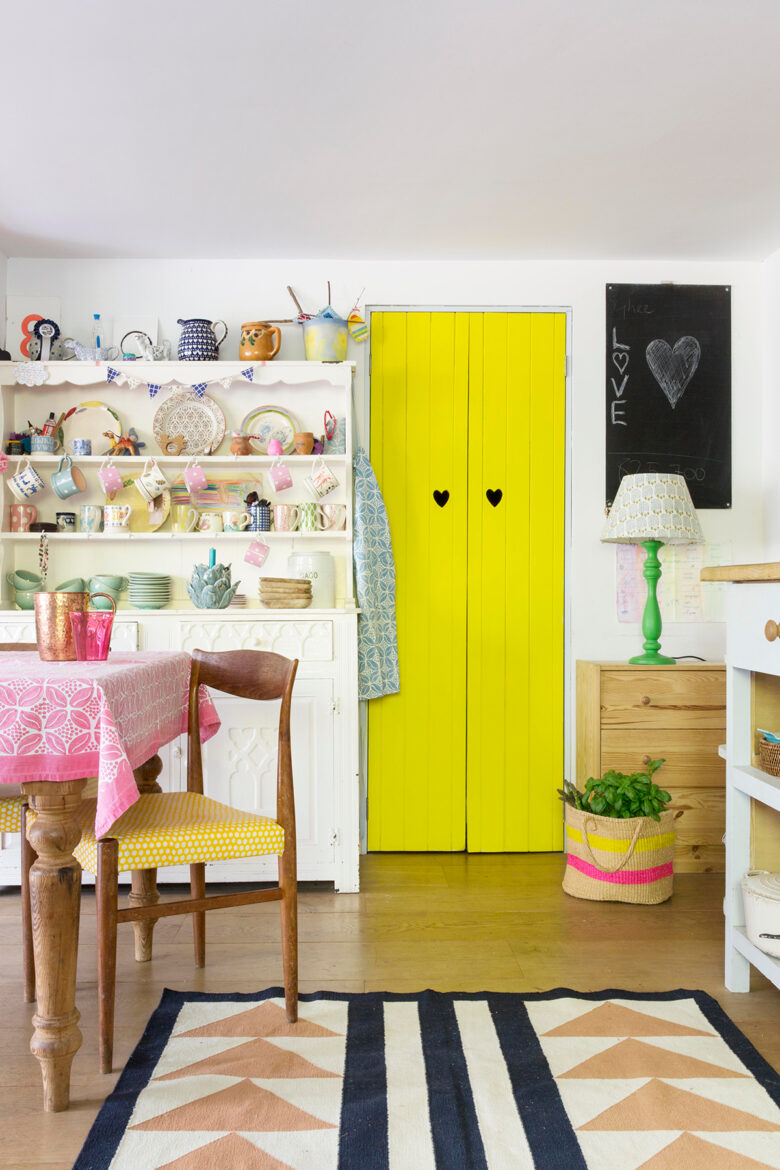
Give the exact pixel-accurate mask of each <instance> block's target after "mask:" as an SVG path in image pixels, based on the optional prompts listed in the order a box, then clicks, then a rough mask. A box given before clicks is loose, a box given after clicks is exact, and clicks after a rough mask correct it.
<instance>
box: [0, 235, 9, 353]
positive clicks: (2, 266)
mask: <svg viewBox="0 0 780 1170" xmlns="http://www.w3.org/2000/svg"><path fill="white" fill-rule="evenodd" d="M7 280H8V257H7V256H6V255H5V253H4V252H0V297H2V301H0V303H1V304H5V293H6V282H7ZM1 316H2V319H0V349H2V348H3V346H4V344H5V313H3V314H2V315H1Z"/></svg>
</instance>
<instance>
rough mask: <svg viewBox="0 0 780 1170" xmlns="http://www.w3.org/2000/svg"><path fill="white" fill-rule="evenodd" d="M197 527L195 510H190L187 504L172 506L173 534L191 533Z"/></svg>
mask: <svg viewBox="0 0 780 1170" xmlns="http://www.w3.org/2000/svg"><path fill="white" fill-rule="evenodd" d="M197 526H198V512H197V509H195V508H191V507H190V505H189V504H174V506H173V531H174V532H192V531H194V529H195V528H197Z"/></svg>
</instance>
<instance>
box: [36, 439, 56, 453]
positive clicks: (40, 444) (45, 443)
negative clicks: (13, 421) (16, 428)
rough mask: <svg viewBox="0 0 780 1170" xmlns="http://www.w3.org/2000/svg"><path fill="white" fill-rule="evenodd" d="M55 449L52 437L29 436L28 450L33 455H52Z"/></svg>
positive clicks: (54, 441) (54, 440)
mask: <svg viewBox="0 0 780 1170" xmlns="http://www.w3.org/2000/svg"><path fill="white" fill-rule="evenodd" d="M56 447H57V440H56V439H55V437H54V435H30V450H31V452H32V453H33V455H53V454H54V452H55V449H56Z"/></svg>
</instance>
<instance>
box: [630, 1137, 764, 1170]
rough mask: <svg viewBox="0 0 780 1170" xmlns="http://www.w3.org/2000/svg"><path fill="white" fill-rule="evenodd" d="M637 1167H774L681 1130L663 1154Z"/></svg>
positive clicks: (677, 1169)
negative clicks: (681, 1132)
mask: <svg viewBox="0 0 780 1170" xmlns="http://www.w3.org/2000/svg"><path fill="white" fill-rule="evenodd" d="M637 1170H773V1167H772V1166H770V1165H769V1163H768V1162H757V1161H756V1160H755V1158H748V1157H746V1156H745V1155H744V1154H736V1153H735V1152H734V1151H733V1150H727V1149H725V1148H724V1147H723V1146H717V1145H715V1144H714V1143H713V1142H707V1141H704V1139H703V1138H700V1137H696V1136H695V1134H692V1133H683V1134H680V1136H679V1137H678V1138H676V1139H675V1140H674V1141H673V1142H672V1143H671V1144H670V1145H668V1146H665V1147H664V1148H663V1149H662V1150H661V1152H660V1154H654V1155H653V1157H652V1158H651V1159H650V1160H649V1161H648V1162H643V1163H642V1165H641V1166H637Z"/></svg>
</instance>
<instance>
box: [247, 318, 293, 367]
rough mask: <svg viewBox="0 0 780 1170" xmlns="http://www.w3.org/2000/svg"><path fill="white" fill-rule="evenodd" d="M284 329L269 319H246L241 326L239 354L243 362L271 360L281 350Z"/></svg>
mask: <svg viewBox="0 0 780 1170" xmlns="http://www.w3.org/2000/svg"><path fill="white" fill-rule="evenodd" d="M281 344H282V331H281V329H280V328H279V326H278V325H269V324H268V322H267V321H246V322H245V323H244V324H243V325H242V326H241V341H240V343H239V346H238V356H239V358H240V359H241V361H242V362H270V361H271V359H272V358H275V357H276V355H277V354H278V352H279V347H280V345H281Z"/></svg>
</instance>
